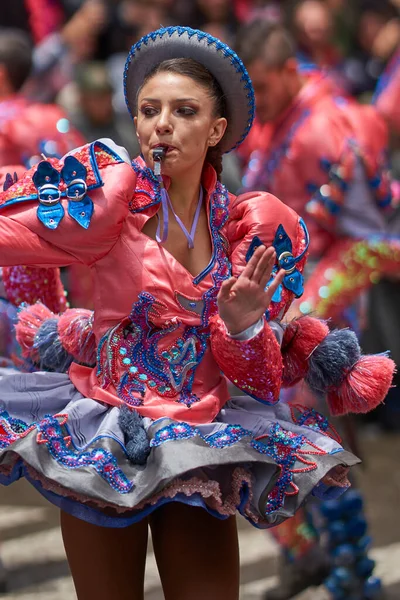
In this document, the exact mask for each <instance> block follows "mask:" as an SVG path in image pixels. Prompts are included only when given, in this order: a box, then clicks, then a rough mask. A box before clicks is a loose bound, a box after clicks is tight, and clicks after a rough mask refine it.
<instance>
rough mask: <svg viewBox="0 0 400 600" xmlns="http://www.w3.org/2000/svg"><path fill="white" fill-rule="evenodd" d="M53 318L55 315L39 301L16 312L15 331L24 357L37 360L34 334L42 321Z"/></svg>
mask: <svg viewBox="0 0 400 600" xmlns="http://www.w3.org/2000/svg"><path fill="white" fill-rule="evenodd" d="M54 318H56V315H55V314H54V313H52V312H51V310H49V309H48V308H47V307H46V306H45V305H44V304H42V303H41V302H37V303H36V304H32V305H31V306H27V307H26V308H23V309H22V310H21V311H20V312H19V313H18V323H17V324H16V326H15V333H16V338H17V342H18V343H19V345H20V346H21V349H22V355H23V356H24V357H25V358H31V359H32V360H33V361H34V362H35V361H37V360H38V358H39V356H38V354H37V352H36V350H35V349H34V348H33V344H34V340H35V335H36V334H37V332H38V330H39V327H40V326H41V325H42V323H43V322H44V321H46V320H47V319H54Z"/></svg>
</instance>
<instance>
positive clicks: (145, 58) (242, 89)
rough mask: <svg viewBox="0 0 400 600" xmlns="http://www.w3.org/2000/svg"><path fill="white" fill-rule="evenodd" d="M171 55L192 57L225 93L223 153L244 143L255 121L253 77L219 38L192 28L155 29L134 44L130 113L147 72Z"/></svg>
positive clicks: (128, 80)
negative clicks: (225, 125) (225, 113)
mask: <svg viewBox="0 0 400 600" xmlns="http://www.w3.org/2000/svg"><path fill="white" fill-rule="evenodd" d="M171 58H192V59H194V60H196V61H198V62H199V63H201V64H202V65H204V66H205V67H206V69H208V70H209V71H210V73H211V74H212V75H213V76H214V77H215V79H216V80H217V81H218V83H219V85H220V86H221V89H222V92H223V93H224V97H225V103H226V109H227V115H226V116H227V121H228V125H227V129H226V131H225V134H224V137H223V138H222V140H221V142H220V144H219V145H220V148H221V150H222V152H223V153H225V152H230V151H231V150H233V149H234V148H236V147H237V146H239V144H241V143H242V142H243V140H244V139H245V137H246V136H247V134H248V132H249V130H250V128H251V126H252V124H253V120H254V112H255V101H254V91H253V86H252V83H251V80H250V77H249V75H248V73H247V71H246V68H245V66H244V65H243V63H242V61H241V60H240V58H239V57H238V56H237V54H236V53H235V52H234V51H233V50H232V49H231V48H229V46H227V45H226V44H224V43H223V42H221V41H220V40H218V39H217V38H215V37H213V36H211V35H209V34H208V33H205V32H203V31H199V30H196V29H191V28H189V27H166V28H163V29H159V30H157V31H154V32H152V33H150V34H148V35H146V36H145V37H143V38H142V39H141V40H139V42H137V43H136V44H135V45H134V46H132V48H131V51H130V53H129V56H128V58H127V61H126V64H125V73H124V92H125V101H126V104H127V107H128V110H129V112H130V114H131V116H134V114H135V112H136V97H137V93H138V90H139V89H140V87H141V85H142V84H143V81H144V80H145V78H146V77H147V75H148V74H149V73H150V72H151V71H152V70H153V69H154V68H155V67H156V66H157V65H159V64H160V63H161V62H163V61H164V60H169V59H171Z"/></svg>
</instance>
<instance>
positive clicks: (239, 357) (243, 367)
mask: <svg viewBox="0 0 400 600" xmlns="http://www.w3.org/2000/svg"><path fill="white" fill-rule="evenodd" d="M210 324H211V348H212V352H213V356H214V358H215V360H216V362H217V363H218V365H219V367H220V368H221V370H222V371H223V372H224V373H225V375H226V376H227V377H228V379H229V380H230V381H232V383H234V384H235V385H236V386H237V387H238V388H239V389H241V390H242V391H243V392H245V393H246V394H249V396H251V397H252V398H254V399H255V400H258V401H259V402H262V403H264V404H269V405H271V404H276V402H278V401H279V392H280V388H281V382H282V354H281V349H280V346H279V344H278V342H277V340H276V338H275V335H274V333H273V331H272V329H271V328H270V326H269V325H268V323H267V322H265V324H264V328H263V329H262V330H261V331H260V333H259V334H257V335H256V336H255V337H254V338H252V339H251V340H247V341H238V340H235V339H232V338H231V337H229V336H228V334H227V331H226V327H225V324H224V322H223V321H222V319H221V318H220V317H219V315H215V316H214V317H213V318H212V319H211V321H210Z"/></svg>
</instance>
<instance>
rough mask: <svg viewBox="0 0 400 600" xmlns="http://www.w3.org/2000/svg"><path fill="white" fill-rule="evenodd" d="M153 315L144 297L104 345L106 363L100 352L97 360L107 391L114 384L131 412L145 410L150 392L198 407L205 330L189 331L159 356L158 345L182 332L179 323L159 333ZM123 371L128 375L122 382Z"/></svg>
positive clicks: (151, 303)
mask: <svg viewBox="0 0 400 600" xmlns="http://www.w3.org/2000/svg"><path fill="white" fill-rule="evenodd" d="M153 310H157V302H156V300H155V298H154V297H153V296H152V295H151V294H148V293H146V292H143V293H141V294H139V300H138V301H137V302H136V303H135V304H134V305H133V308H132V312H131V314H130V315H129V317H128V319H127V320H126V321H125V322H124V323H122V324H121V325H120V326H118V327H117V328H115V329H113V330H111V332H110V333H109V334H107V336H106V338H107V339H106V341H105V342H103V343H102V344H101V347H103V348H104V343H105V344H106V352H105V357H104V358H105V360H102V359H103V356H104V355H103V353H102V352H101V350H100V352H99V356H98V364H99V365H100V369H99V371H98V374H99V376H101V377H102V386H103V387H107V386H108V385H109V383H111V382H112V383H113V385H114V387H115V388H116V390H117V393H118V396H119V397H120V398H121V399H122V400H124V401H125V402H126V403H127V404H130V405H131V406H138V405H140V404H141V402H142V401H141V397H142V396H143V395H144V393H145V391H146V388H149V389H151V390H154V391H157V393H158V394H159V395H160V396H166V397H174V398H175V397H176V396H177V398H176V400H177V402H181V403H183V404H185V405H186V406H188V407H190V406H191V405H192V404H193V403H194V402H198V401H199V398H198V397H197V396H196V395H195V394H193V393H192V387H193V381H194V374H195V370H196V368H197V366H198V365H199V364H200V362H201V360H202V358H203V356H204V352H205V350H206V347H207V340H208V337H209V333H208V331H206V330H205V329H204V328H203V327H185V328H184V329H183V331H182V335H181V336H180V337H178V338H177V339H175V340H174V343H173V345H172V346H170V347H169V348H168V349H166V350H162V351H160V350H159V345H160V344H161V346H162V341H163V340H164V339H165V338H166V337H167V336H169V334H170V333H171V332H173V331H175V330H177V329H178V327H179V323H175V322H174V323H170V324H167V325H166V327H164V328H162V329H157V328H154V327H153V325H152V324H151V322H150V318H149V314H150V313H151V311H153ZM104 362H105V363H106V365H105V368H104V366H103V367H102V365H104ZM121 369H122V370H123V371H125V373H124V374H123V375H122V377H121Z"/></svg>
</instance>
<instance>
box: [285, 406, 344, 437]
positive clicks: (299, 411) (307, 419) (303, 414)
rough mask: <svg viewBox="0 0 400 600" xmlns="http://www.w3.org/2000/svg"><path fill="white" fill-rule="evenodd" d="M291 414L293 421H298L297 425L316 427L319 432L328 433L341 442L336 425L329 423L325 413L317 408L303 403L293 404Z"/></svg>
mask: <svg viewBox="0 0 400 600" xmlns="http://www.w3.org/2000/svg"><path fill="white" fill-rule="evenodd" d="M290 414H291V416H292V419H293V423H296V425H300V426H306V427H310V429H314V431H316V432H317V433H322V435H327V436H329V437H330V438H332V439H333V440H335V442H338V443H339V444H340V443H341V438H340V436H339V434H338V432H337V431H336V429H335V428H334V426H333V425H332V424H331V423H329V421H328V419H327V418H326V417H324V415H322V414H321V413H319V412H318V411H316V410H315V408H308V407H306V406H302V405H301V404H291V405H290Z"/></svg>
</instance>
